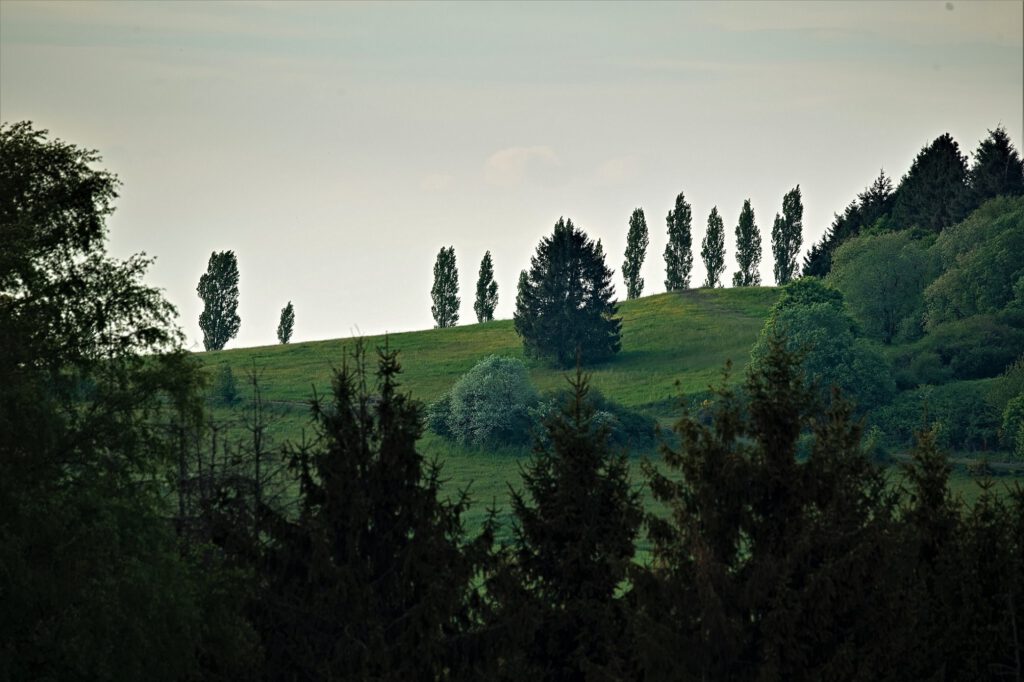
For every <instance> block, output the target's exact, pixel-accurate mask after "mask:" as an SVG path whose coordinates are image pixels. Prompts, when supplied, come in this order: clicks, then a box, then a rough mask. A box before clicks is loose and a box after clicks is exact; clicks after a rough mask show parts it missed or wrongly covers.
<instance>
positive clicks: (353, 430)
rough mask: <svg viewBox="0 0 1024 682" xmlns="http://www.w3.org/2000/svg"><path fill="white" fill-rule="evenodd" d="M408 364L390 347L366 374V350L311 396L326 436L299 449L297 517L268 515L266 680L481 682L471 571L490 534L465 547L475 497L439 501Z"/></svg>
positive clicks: (260, 608) (261, 615) (263, 608)
mask: <svg viewBox="0 0 1024 682" xmlns="http://www.w3.org/2000/svg"><path fill="white" fill-rule="evenodd" d="M400 371H401V370H400V366H399V364H398V360H397V353H396V352H395V351H388V350H386V349H385V350H381V351H379V356H378V368H377V372H376V381H375V382H373V383H371V380H370V377H369V376H368V374H367V369H366V367H365V361H364V358H363V355H362V351H361V350H360V349H358V348H357V350H356V351H355V352H354V354H353V355H352V357H351V358H349V359H347V360H346V363H345V364H344V365H343V367H342V369H341V371H340V372H338V373H337V374H336V375H335V377H334V380H333V386H332V392H331V396H330V400H329V401H321V400H316V401H314V403H313V414H314V417H315V420H316V424H317V428H318V439H317V441H316V442H315V443H313V444H311V445H309V446H303V447H298V448H295V449H293V451H292V453H291V466H292V468H293V470H294V471H295V473H296V474H297V476H298V482H299V486H300V489H299V500H298V502H299V505H298V514H297V516H295V517H294V518H291V517H290V516H288V515H274V516H272V519H271V522H270V524H269V526H268V532H269V536H270V540H271V544H270V546H269V549H268V551H267V552H266V555H265V559H264V561H263V567H262V569H261V571H262V572H263V576H264V584H263V590H262V592H261V595H260V600H259V602H258V603H257V606H256V608H257V612H258V616H257V624H258V627H259V629H260V631H261V633H262V634H263V647H264V652H265V654H266V668H265V672H266V674H267V675H268V677H269V679H275V680H292V679H294V680H399V679H406V680H439V679H452V678H459V677H464V678H467V679H472V674H471V672H472V670H473V667H474V660H475V659H474V655H475V654H474V653H473V652H472V651H471V649H470V647H469V641H470V632H469V631H470V629H471V626H472V625H473V619H472V615H473V613H472V607H473V604H474V599H475V597H474V593H473V583H472V580H473V577H474V575H475V574H476V572H477V571H478V570H479V568H480V563H479V561H478V559H479V558H480V557H481V556H483V554H482V553H481V552H479V551H478V550H479V549H480V548H486V547H488V546H489V545H490V538H489V535H488V533H487V532H485V533H484V534H483V535H482V536H480V539H478V541H477V543H476V544H475V545H473V544H467V543H465V542H464V532H463V527H462V520H461V515H462V513H463V512H464V511H465V509H466V506H467V504H468V502H467V499H466V498H465V497H464V496H460V497H458V498H457V499H456V500H455V501H454V502H451V501H446V500H443V499H440V492H441V491H440V486H441V479H440V467H439V465H437V463H436V462H435V463H427V462H425V461H424V458H423V456H422V455H421V454H420V453H419V452H418V451H417V449H416V441H417V440H418V439H419V437H420V435H421V434H422V431H423V416H422V407H421V405H420V404H419V403H417V402H416V401H414V400H412V399H411V398H410V397H409V396H408V395H405V394H403V393H401V392H400V391H399V383H398V376H399V373H400Z"/></svg>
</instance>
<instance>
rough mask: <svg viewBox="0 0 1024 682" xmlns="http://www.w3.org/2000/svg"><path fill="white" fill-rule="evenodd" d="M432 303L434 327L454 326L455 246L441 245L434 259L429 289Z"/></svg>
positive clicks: (456, 295)
mask: <svg viewBox="0 0 1024 682" xmlns="http://www.w3.org/2000/svg"><path fill="white" fill-rule="evenodd" d="M430 298H431V299H432V300H433V302H434V304H433V305H432V306H430V313H431V314H432V315H433V316H434V327H435V328H438V329H444V328H446V327H454V326H455V325H456V324H457V323H458V321H459V304H461V303H462V301H461V300H460V299H459V271H458V269H456V267H455V247H454V246H449V247H447V248H445V247H443V246H442V247H441V250H440V251H438V252H437V260H436V261H434V286H433V287H431V289H430Z"/></svg>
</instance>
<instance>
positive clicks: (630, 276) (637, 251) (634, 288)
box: [622, 208, 650, 299]
mask: <svg viewBox="0 0 1024 682" xmlns="http://www.w3.org/2000/svg"><path fill="white" fill-rule="evenodd" d="M649 243H650V239H649V238H648V235H647V219H646V218H644V210H643V209H642V208H637V209H634V210H633V215H631V216H630V217H629V232H628V233H627V234H626V259H625V261H623V263H622V277H623V279H625V281H626V298H628V299H633V298H640V294H641V293H642V292H643V290H644V278H643V277H641V276H640V269H641V268H642V267H643V264H644V259H645V258H646V257H647V245H648V244H649Z"/></svg>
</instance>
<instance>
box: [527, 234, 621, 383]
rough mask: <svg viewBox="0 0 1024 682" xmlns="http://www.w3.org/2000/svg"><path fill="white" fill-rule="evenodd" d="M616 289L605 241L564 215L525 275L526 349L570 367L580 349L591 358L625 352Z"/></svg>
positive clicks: (542, 244) (529, 353) (544, 239)
mask: <svg viewBox="0 0 1024 682" xmlns="http://www.w3.org/2000/svg"><path fill="white" fill-rule="evenodd" d="M614 293H615V290H614V287H613V285H612V271H611V270H609V269H608V268H607V267H606V266H605V260H604V249H603V248H602V247H601V242H600V241H598V242H597V243H595V242H594V241H593V240H592V239H589V238H588V237H587V235H586V233H584V232H583V231H582V230H579V229H577V228H576V227H575V226H574V225H573V224H572V221H571V220H564V219H562V218H559V219H558V222H557V223H556V224H555V229H554V232H553V233H552V234H551V236H549V237H544V238H543V239H541V242H540V244H538V245H537V252H536V254H535V255H534V256H533V258H531V259H530V270H529V272H528V273H527V274H526V275H525V277H524V276H523V275H520V278H519V293H518V296H517V297H516V313H515V316H514V318H513V319H514V323H515V329H516V332H517V333H518V334H519V336H520V337H521V338H522V340H523V348H524V350H525V351H526V354H527V355H529V356H533V357H544V358H550V359H552V360H554V361H555V362H556V363H557V364H558V365H560V366H562V367H570V366H572V363H573V362H574V361H575V360H576V358H577V354H580V356H581V357H582V359H583V361H590V360H598V359H603V358H606V357H608V356H610V355H613V354H615V353H617V352H619V349H620V348H621V343H620V335H621V327H622V320H621V318H618V317H616V316H615V315H616V313H617V312H618V306H617V305H616V302H615V301H614V300H613V298H612V296H613V295H614Z"/></svg>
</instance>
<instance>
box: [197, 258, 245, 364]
mask: <svg viewBox="0 0 1024 682" xmlns="http://www.w3.org/2000/svg"><path fill="white" fill-rule="evenodd" d="M196 293H198V294H199V298H201V299H202V300H203V312H202V313H200V315H199V328H200V329H202V330H203V347H204V348H205V349H206V350H222V349H223V348H224V345H225V344H226V343H227V342H228V341H230V340H231V339H233V338H235V336H237V335H238V328H239V326H240V325H241V322H242V320H241V318H239V317H238V312H237V311H238V259H236V258H235V252H234V251H214V252H213V253H211V254H210V261H209V263H207V266H206V274H204V275H203V276H202V277H200V278H199V286H198V287H196Z"/></svg>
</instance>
